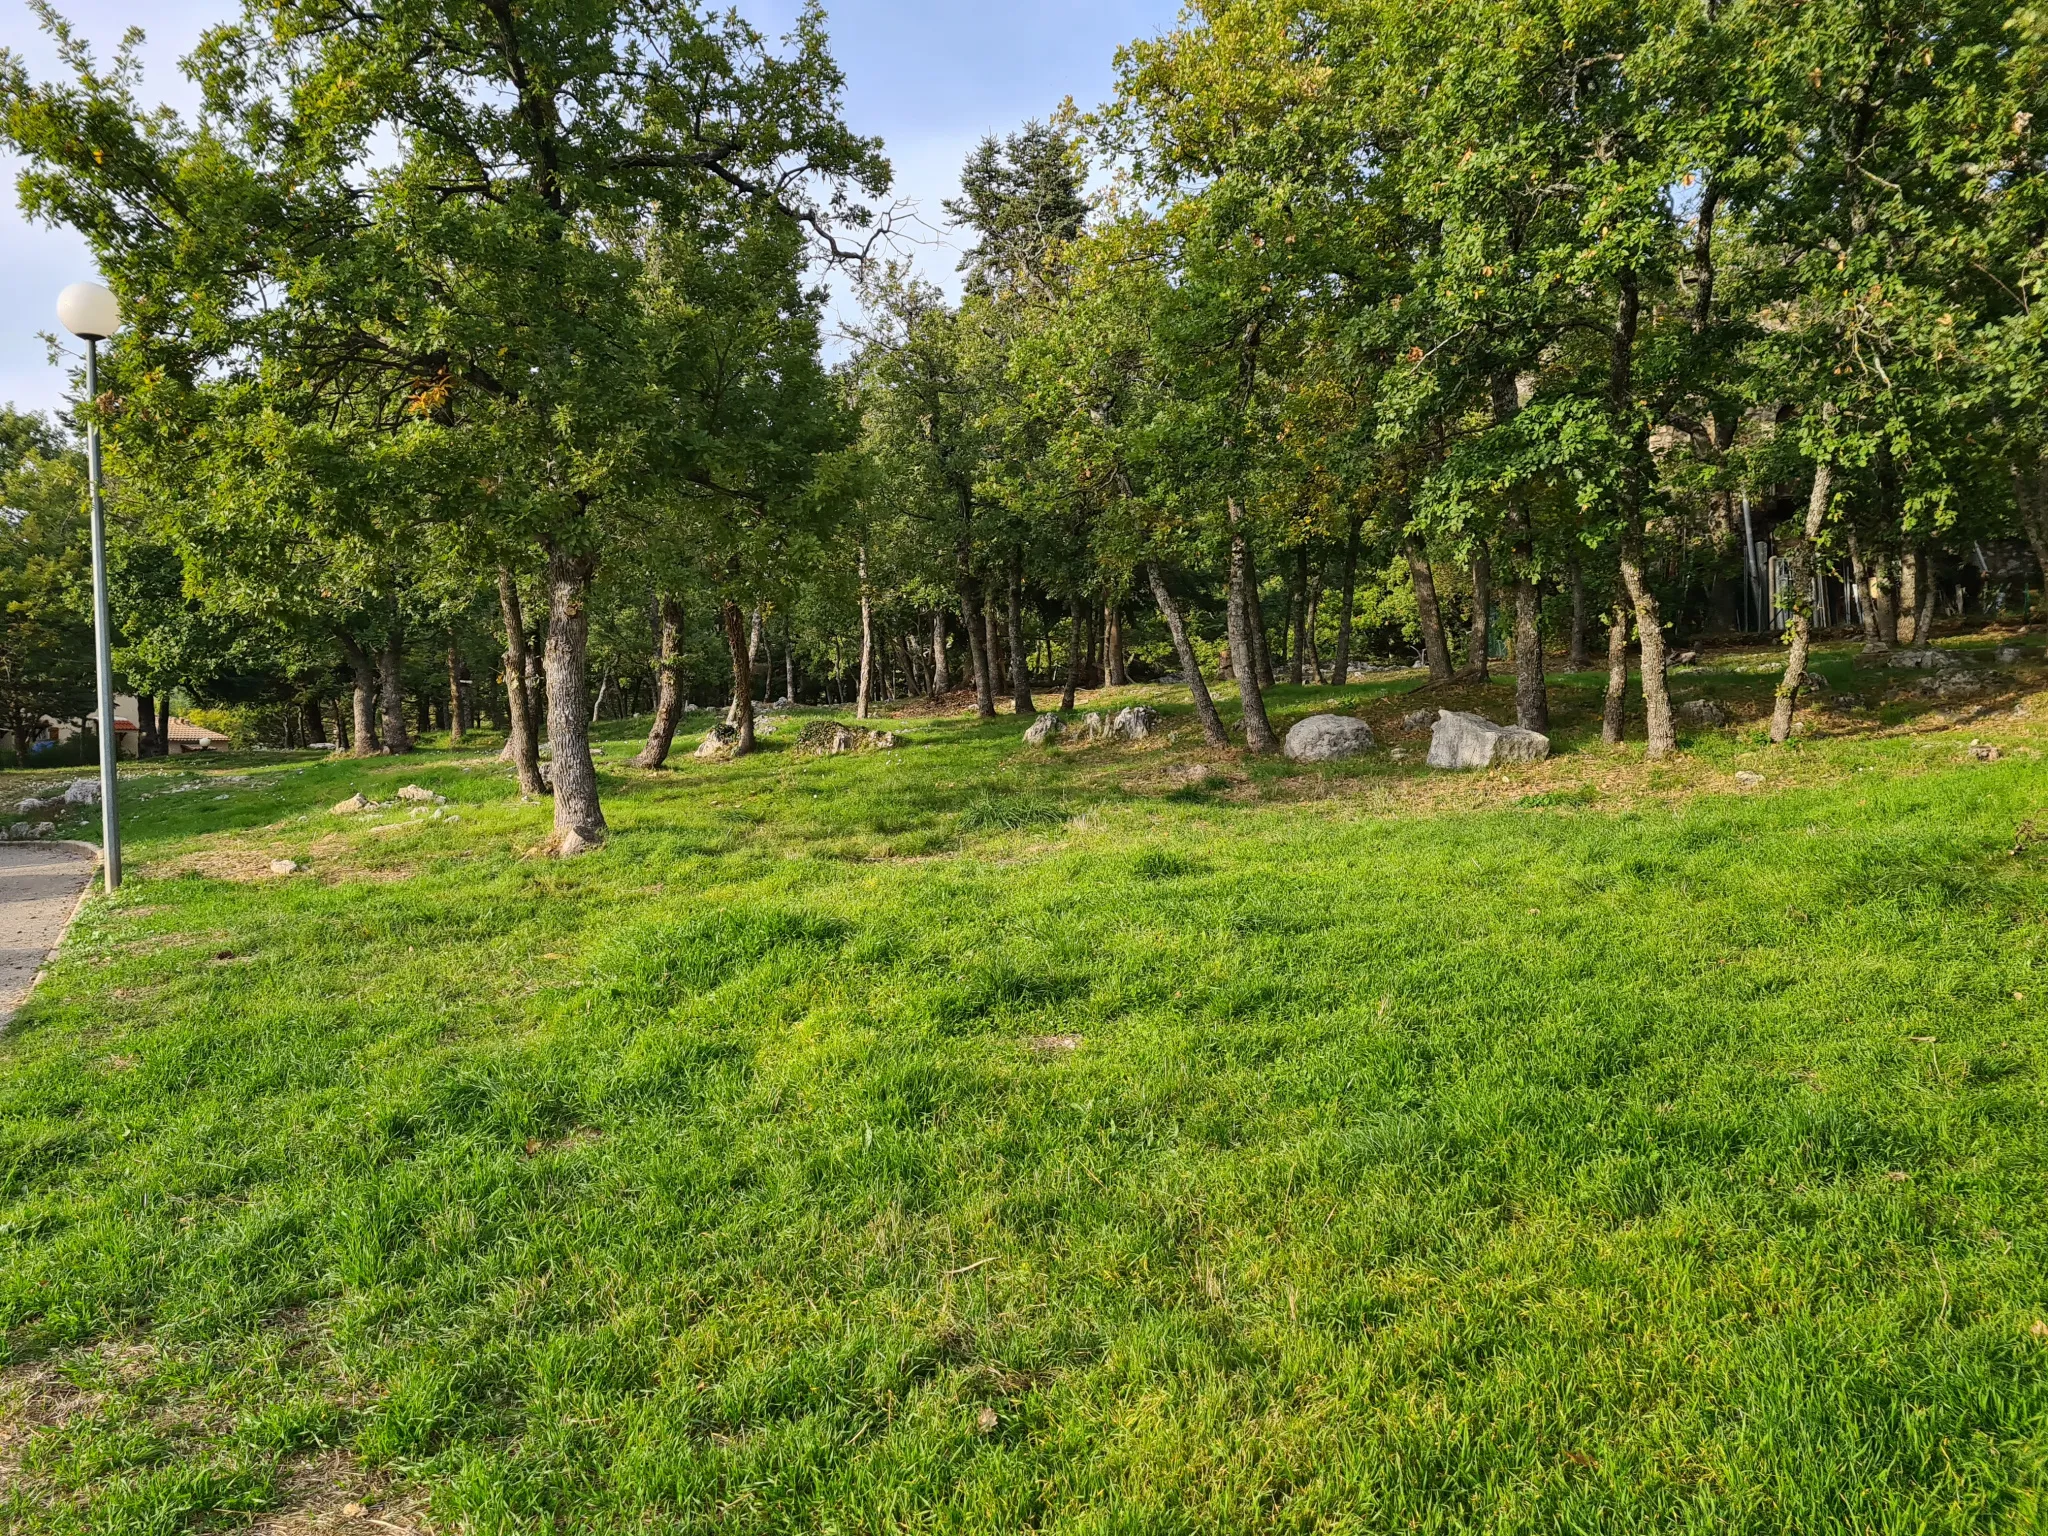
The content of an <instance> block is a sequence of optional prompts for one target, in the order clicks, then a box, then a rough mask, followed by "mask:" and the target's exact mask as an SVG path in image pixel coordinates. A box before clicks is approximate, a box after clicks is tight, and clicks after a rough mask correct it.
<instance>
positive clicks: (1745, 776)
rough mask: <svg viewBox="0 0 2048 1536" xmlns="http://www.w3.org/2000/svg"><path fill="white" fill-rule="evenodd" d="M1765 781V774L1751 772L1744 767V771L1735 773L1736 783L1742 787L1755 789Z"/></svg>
mask: <svg viewBox="0 0 2048 1536" xmlns="http://www.w3.org/2000/svg"><path fill="white" fill-rule="evenodd" d="M1763 781H1764V776H1763V775H1762V774H1760V773H1751V772H1750V771H1749V770H1748V769H1746V768H1745V769H1743V770H1742V772H1740V773H1738V774H1736V775H1735V782H1736V785H1737V786H1738V787H1739V788H1742V789H1755V788H1756V787H1757V786H1758V785H1760V784H1762V783H1763Z"/></svg>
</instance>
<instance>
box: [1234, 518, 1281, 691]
mask: <svg viewBox="0 0 2048 1536" xmlns="http://www.w3.org/2000/svg"><path fill="white" fill-rule="evenodd" d="M1233 505H1234V504H1233ZM1237 537H1238V538H1239V539H1240V540H1241V542H1242V543H1243V545H1244V617H1245V623H1246V624H1247V625H1248V626H1249V627H1250V630H1251V639H1252V648H1251V650H1250V651H1248V652H1246V654H1247V655H1248V656H1250V657H1251V658H1252V663H1253V666H1252V671H1253V672H1254V673H1255V674H1256V675H1257V678H1258V683H1259V686H1260V687H1262V688H1271V687H1272V686H1273V684H1274V682H1275V681H1276V679H1275V677H1274V673H1273V638H1272V636H1271V635H1269V634H1267V633H1266V605H1265V603H1264V602H1263V601H1262V600H1261V599H1260V596H1259V587H1260V580H1259V561H1258V557H1257V556H1256V555H1255V554H1254V553H1253V552H1252V545H1251V539H1250V537H1249V536H1246V535H1238V536H1237ZM1260 704H1261V708H1262V709H1263V707H1264V700H1263V699H1262V700H1261V701H1260Z"/></svg>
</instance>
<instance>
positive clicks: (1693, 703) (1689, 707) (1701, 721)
mask: <svg viewBox="0 0 2048 1536" xmlns="http://www.w3.org/2000/svg"><path fill="white" fill-rule="evenodd" d="M1678 717H1679V718H1680V719H1681V720H1684V721H1686V722H1688V723H1689V724H1692V725H1726V724H1727V723H1728V706H1727V705H1725V704H1723V703H1722V702H1721V701H1720V700H1719V699H1687V700H1686V701H1685V702H1684V703H1682V704H1680V705H1679V706H1678Z"/></svg>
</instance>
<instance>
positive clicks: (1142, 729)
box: [1109, 704, 1159, 741]
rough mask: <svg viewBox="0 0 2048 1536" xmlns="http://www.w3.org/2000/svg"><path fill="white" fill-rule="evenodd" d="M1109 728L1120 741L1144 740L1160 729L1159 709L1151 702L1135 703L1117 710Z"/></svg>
mask: <svg viewBox="0 0 2048 1536" xmlns="http://www.w3.org/2000/svg"><path fill="white" fill-rule="evenodd" d="M1109 729H1110V733H1111V734H1112V735H1114V736H1115V737H1116V738H1117V739H1118V740H1119V741H1143V740H1144V739H1145V738H1146V737H1148V736H1150V735H1152V734H1153V733H1154V732H1155V731H1157V730H1158V729H1159V711H1158V710H1156V709H1154V708H1153V707H1152V706H1151V705H1149V704H1133V705H1132V706H1131V707H1130V708H1129V709H1120V710H1118V711H1117V712H1116V718H1115V719H1114V720H1112V721H1111V722H1110V726H1109Z"/></svg>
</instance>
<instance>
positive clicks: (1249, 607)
mask: <svg viewBox="0 0 2048 1536" xmlns="http://www.w3.org/2000/svg"><path fill="white" fill-rule="evenodd" d="M1228 506H1229V517H1230V599H1229V603H1228V607H1229V627H1230V654H1231V656H1232V657H1234V658H1236V659H1237V665H1236V666H1235V667H1234V668H1233V669H1232V670H1233V671H1234V672H1235V673H1236V674H1237V696H1238V700H1239V702H1240V704H1241V705H1242V706H1243V714H1244V739H1245V745H1246V746H1247V747H1249V748H1250V749H1251V750H1252V751H1254V752H1272V751H1275V750H1277V749H1278V747H1279V745H1280V742H1279V739H1278V738H1277V737H1276V736H1274V734H1273V722H1272V721H1270V720H1268V719H1267V718H1266V700H1265V697H1264V695H1262V694H1261V693H1260V692H1259V669H1258V667H1257V665H1255V664H1254V663H1253V661H1252V658H1253V657H1255V656H1257V655H1258V643H1259V641H1258V635H1259V631H1260V630H1262V629H1263V628H1264V626H1263V625H1262V624H1260V623H1259V619H1258V596H1257V594H1256V593H1255V592H1254V591H1253V590H1252V583H1253V582H1254V581H1255V580H1256V577H1255V576H1254V574H1253V568H1252V553H1251V546H1250V545H1249V544H1248V543H1247V542H1246V541H1245V536H1244V514H1243V513H1241V512H1240V511H1239V510H1238V506H1237V499H1236V498H1235V497H1232V498H1231V499H1230V501H1229V503H1228Z"/></svg>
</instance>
